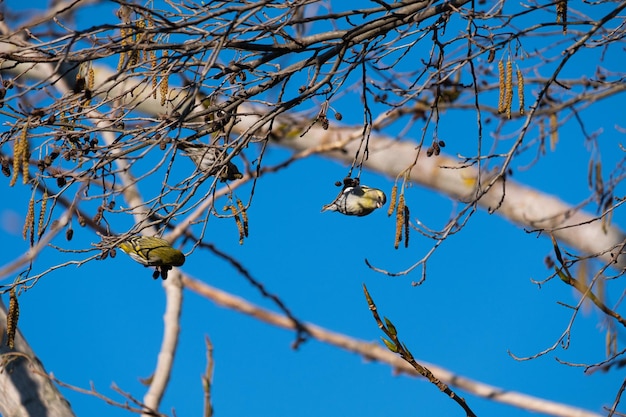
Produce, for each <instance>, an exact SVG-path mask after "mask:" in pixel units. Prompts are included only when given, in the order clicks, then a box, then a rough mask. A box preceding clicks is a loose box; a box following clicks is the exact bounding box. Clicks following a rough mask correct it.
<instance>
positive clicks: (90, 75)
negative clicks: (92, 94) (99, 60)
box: [87, 66, 96, 90]
mask: <svg viewBox="0 0 626 417" xmlns="http://www.w3.org/2000/svg"><path fill="white" fill-rule="evenodd" d="M95 82H96V74H95V72H94V70H93V67H91V66H89V71H88V72H87V88H89V89H90V90H93V86H94V84H95Z"/></svg>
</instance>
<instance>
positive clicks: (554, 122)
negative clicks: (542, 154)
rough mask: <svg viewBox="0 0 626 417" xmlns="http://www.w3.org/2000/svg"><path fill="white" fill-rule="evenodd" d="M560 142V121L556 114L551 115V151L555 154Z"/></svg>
mask: <svg viewBox="0 0 626 417" xmlns="http://www.w3.org/2000/svg"><path fill="white" fill-rule="evenodd" d="M558 142H559V121H558V119H557V117H556V113H552V114H551V115H550V150H551V151H553V152H554V150H555V149H556V144H557V143H558Z"/></svg>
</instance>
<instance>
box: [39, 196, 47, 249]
mask: <svg viewBox="0 0 626 417" xmlns="http://www.w3.org/2000/svg"><path fill="white" fill-rule="evenodd" d="M47 206H48V191H44V192H43V197H42V198H41V207H40V208H39V221H38V222H37V239H41V235H43V232H44V222H45V220H46V208H47Z"/></svg>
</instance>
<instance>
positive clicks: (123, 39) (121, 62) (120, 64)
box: [117, 28, 128, 71]
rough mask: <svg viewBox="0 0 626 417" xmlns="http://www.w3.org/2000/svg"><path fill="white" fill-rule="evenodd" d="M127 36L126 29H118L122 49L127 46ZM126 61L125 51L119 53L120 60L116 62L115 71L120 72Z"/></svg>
mask: <svg viewBox="0 0 626 417" xmlns="http://www.w3.org/2000/svg"><path fill="white" fill-rule="evenodd" d="M127 34H128V31H127V30H126V28H120V37H121V42H120V43H121V45H122V47H124V46H126V45H127V44H128V40H127V39H126V35H127ZM125 60H126V52H125V51H121V52H120V59H119V60H118V61H117V70H118V71H120V70H121V69H122V68H123V66H124V61H125Z"/></svg>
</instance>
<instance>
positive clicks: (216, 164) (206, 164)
mask: <svg viewBox="0 0 626 417" xmlns="http://www.w3.org/2000/svg"><path fill="white" fill-rule="evenodd" d="M177 146H178V147H179V148H180V149H182V150H183V151H185V155H187V156H188V157H189V158H191V160H192V161H193V162H194V164H196V166H197V167H198V169H199V170H200V171H202V172H208V173H209V176H213V175H217V177H218V178H219V179H220V181H222V182H225V181H233V180H238V179H240V178H243V175H241V172H239V169H238V168H237V166H236V165H235V164H233V163H232V162H231V161H228V162H226V163H223V162H222V160H223V159H224V158H225V157H226V155H227V154H226V151H224V150H222V149H221V148H220V147H218V146H211V145H206V144H202V143H188V142H180V143H178V145H177Z"/></svg>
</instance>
